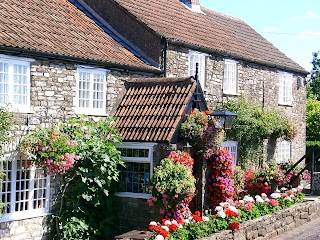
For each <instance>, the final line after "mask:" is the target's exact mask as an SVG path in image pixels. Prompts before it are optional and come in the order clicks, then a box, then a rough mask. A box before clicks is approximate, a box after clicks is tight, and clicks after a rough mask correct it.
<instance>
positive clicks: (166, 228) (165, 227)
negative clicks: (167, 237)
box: [161, 226, 170, 232]
mask: <svg viewBox="0 0 320 240" xmlns="http://www.w3.org/2000/svg"><path fill="white" fill-rule="evenodd" d="M161 227H162V228H163V229H164V230H166V231H167V232H169V231H170V230H169V228H168V227H167V226H161Z"/></svg>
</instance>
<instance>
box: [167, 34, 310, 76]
mask: <svg viewBox="0 0 320 240" xmlns="http://www.w3.org/2000/svg"><path fill="white" fill-rule="evenodd" d="M167 41H168V42H169V43H171V44H174V45H178V46H183V47H187V48H192V49H196V50H199V51H201V52H206V53H211V54H216V55H219V56H222V57H231V58H235V59H236V60H243V61H245V62H249V63H255V64H259V65H264V66H268V67H271V68H277V69H281V70H286V71H290V72H294V73H299V74H303V75H308V74H309V72H308V71H306V70H297V69H294V68H290V67H284V66H281V65H278V64H270V63H269V62H265V61H259V60H252V59H250V58H246V57H243V56H241V55H238V54H231V53H228V52H225V51H221V50H218V49H210V48H206V47H202V46H199V45H196V44H192V43H187V42H183V41H179V40H175V39H172V38H167Z"/></svg>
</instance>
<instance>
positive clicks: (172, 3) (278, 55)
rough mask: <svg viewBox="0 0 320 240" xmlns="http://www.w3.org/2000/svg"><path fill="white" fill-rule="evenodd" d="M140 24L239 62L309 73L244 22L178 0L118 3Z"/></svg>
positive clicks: (124, 1)
mask: <svg viewBox="0 0 320 240" xmlns="http://www.w3.org/2000/svg"><path fill="white" fill-rule="evenodd" d="M115 1H116V2H118V4H120V5H121V6H122V7H124V8H125V9H126V10H127V11H128V12H130V13H131V14H133V15H134V16H135V17H136V18H137V19H138V20H139V21H141V22H143V23H145V24H146V25H147V26H148V27H149V28H151V29H153V30H154V31H156V32H157V33H158V34H159V35H161V36H164V37H166V38H167V39H169V40H175V41H178V42H182V43H183V42H184V43H188V44H192V45H196V46H199V47H202V48H204V49H207V50H208V52H210V51H213V52H219V53H221V54H225V55H227V56H228V55H230V56H231V57H232V56H233V57H235V58H238V59H244V60H250V61H253V62H258V63H260V64H261V63H265V64H267V65H270V66H276V67H278V68H280V69H281V68H282V69H288V70H292V71H298V72H303V73H306V70H305V69H304V68H302V67H301V66H299V65H298V64H297V63H295V62H294V61H292V60H291V59H290V58H288V57H287V56H286V55H285V54H283V53H282V52H281V51H280V50H278V49H277V48H276V47H274V46H273V45H272V44H271V43H270V42H268V41H267V40H266V39H265V38H263V37H262V36H261V35H260V34H258V33H257V32H256V31H255V30H254V29H252V28H251V27H250V26H249V25H247V24H246V23H245V22H244V21H242V20H240V19H237V18H234V17H230V16H227V15H224V14H221V13H218V12H215V11H212V10H209V9H206V8H203V7H201V10H202V11H203V13H204V14H201V13H196V12H193V11H191V10H190V9H188V8H187V7H186V6H184V5H183V3H181V2H180V1H179V0H149V1H145V0H115Z"/></svg>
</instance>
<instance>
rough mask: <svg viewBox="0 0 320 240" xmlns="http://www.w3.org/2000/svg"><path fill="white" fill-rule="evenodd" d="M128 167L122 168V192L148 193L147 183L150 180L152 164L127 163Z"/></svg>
mask: <svg viewBox="0 0 320 240" xmlns="http://www.w3.org/2000/svg"><path fill="white" fill-rule="evenodd" d="M126 165H127V167H121V169H120V171H121V174H120V182H121V185H122V186H123V189H122V191H124V192H132V193H147V192H148V191H147V183H148V182H149V180H150V163H137V162H127V163H126Z"/></svg>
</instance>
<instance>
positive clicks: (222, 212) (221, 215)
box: [217, 211, 226, 218]
mask: <svg viewBox="0 0 320 240" xmlns="http://www.w3.org/2000/svg"><path fill="white" fill-rule="evenodd" d="M217 215H218V217H221V218H225V217H226V213H225V212H224V211H219V212H217Z"/></svg>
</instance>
